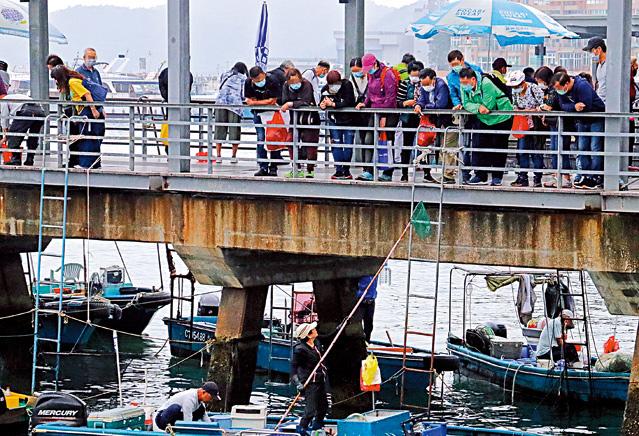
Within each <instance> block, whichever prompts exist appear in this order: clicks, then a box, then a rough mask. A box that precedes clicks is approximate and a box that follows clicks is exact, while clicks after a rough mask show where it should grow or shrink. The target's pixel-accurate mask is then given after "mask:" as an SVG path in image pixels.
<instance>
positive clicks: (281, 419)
mask: <svg viewBox="0 0 639 436" xmlns="http://www.w3.org/2000/svg"><path fill="white" fill-rule="evenodd" d="M412 220H413V217H412V216H411V217H410V219H409V220H408V223H407V224H406V227H404V230H403V231H402V234H401V235H400V236H399V238H398V239H397V241H395V244H393V247H392V248H391V249H390V251H389V252H388V255H387V256H386V258H385V259H384V261H383V262H382V264H381V265H380V267H379V268H378V269H377V272H376V273H375V275H374V276H373V279H372V280H371V281H370V282H369V283H368V286H366V289H365V290H364V292H363V293H362V295H361V297H360V298H359V300H357V303H355V306H354V307H353V309H352V310H351V312H350V313H349V314H348V315H347V316H346V318H344V320H343V321H342V322H341V323H340V325H339V330H338V331H337V334H336V335H335V337H334V338H333V341H332V342H331V343H330V344H329V346H328V347H327V348H326V352H325V353H324V354H323V355H322V357H321V358H320V360H319V362H317V365H315V368H314V369H313V371H312V372H311V373H310V374H309V376H308V378H307V379H306V382H305V383H304V387H303V389H302V390H304V389H305V388H306V386H307V385H308V383H309V382H310V381H311V380H312V379H313V376H314V375H315V373H316V372H317V370H318V369H319V368H320V367H321V366H322V364H323V363H324V361H325V360H326V357H327V356H328V355H329V354H330V352H331V351H332V349H333V347H334V346H335V344H336V343H337V340H338V339H339V337H340V336H341V334H342V333H343V332H344V329H345V328H346V325H347V324H348V322H349V321H350V320H351V318H352V317H353V316H354V315H355V313H356V312H357V310H358V309H359V306H360V305H361V304H362V302H363V301H364V299H365V298H366V295H367V294H368V290H369V289H370V287H371V285H372V284H373V283H374V282H375V280H376V279H377V278H378V277H379V275H380V274H381V272H382V270H383V269H384V265H386V262H388V261H389V260H390V258H391V257H392V255H393V253H394V252H395V250H396V249H397V247H398V246H399V243H400V242H401V241H402V239H404V236H405V235H406V232H408V229H409V228H411V225H412ZM433 352H434V351H433ZM301 395H302V393H301V392H299V393H298V394H297V395H296V396H295V398H294V399H293V401H292V402H291V404H290V405H289V406H288V408H287V409H286V412H285V413H284V415H282V417H281V418H280V420H279V422H278V423H277V425H276V426H275V430H278V429H279V428H280V426H281V425H282V423H283V422H284V420H285V419H286V417H287V416H288V415H289V413H291V410H293V407H294V406H295V404H296V403H297V401H298V400H299V398H300V396H301Z"/></svg>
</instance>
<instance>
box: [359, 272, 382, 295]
mask: <svg viewBox="0 0 639 436" xmlns="http://www.w3.org/2000/svg"><path fill="white" fill-rule="evenodd" d="M372 279H373V276H364V277H362V278H360V279H359V282H358V283H357V299H360V298H361V297H362V295H363V294H364V291H365V290H366V287H367V286H368V284H369V283H370V282H371V280H372ZM376 298H377V279H375V280H374V281H373V283H372V284H371V287H370V288H369V289H368V292H367V293H366V297H364V299H365V300H374V299H376Z"/></svg>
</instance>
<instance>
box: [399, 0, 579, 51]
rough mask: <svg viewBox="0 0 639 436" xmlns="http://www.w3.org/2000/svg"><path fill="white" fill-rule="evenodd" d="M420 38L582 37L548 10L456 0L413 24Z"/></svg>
mask: <svg viewBox="0 0 639 436" xmlns="http://www.w3.org/2000/svg"><path fill="white" fill-rule="evenodd" d="M411 29H412V31H413V32H414V33H415V36H416V37H417V38H421V39H428V38H431V37H433V36H435V35H437V34H438V33H440V32H441V33H448V34H452V35H455V36H464V35H495V38H496V39H497V42H499V44H500V45H502V46H507V45H512V44H542V43H543V42H544V38H579V36H578V35H577V34H576V33H574V32H571V31H569V30H568V29H566V28H565V27H564V26H562V25H561V24H559V23H558V22H557V21H555V20H554V19H552V18H551V17H549V16H548V15H546V14H545V13H543V12H541V11H539V10H537V9H535V8H533V7H530V6H528V5H525V4H523V3H516V2H512V1H508V0H456V1H453V2H451V3H450V4H448V5H446V6H444V7H443V8H442V9H441V10H439V11H436V12H433V13H431V14H429V15H426V16H425V17H423V18H421V19H419V20H418V21H416V22H415V23H413V24H412V25H411Z"/></svg>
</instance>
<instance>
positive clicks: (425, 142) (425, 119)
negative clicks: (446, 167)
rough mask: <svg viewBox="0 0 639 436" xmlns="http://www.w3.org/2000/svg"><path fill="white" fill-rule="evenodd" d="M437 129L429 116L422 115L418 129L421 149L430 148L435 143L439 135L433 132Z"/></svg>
mask: <svg viewBox="0 0 639 436" xmlns="http://www.w3.org/2000/svg"><path fill="white" fill-rule="evenodd" d="M435 127H436V126H435V124H433V122H432V121H431V120H430V117H429V116H428V115H422V118H421V119H420V120H419V127H418V128H417V130H418V133H417V145H418V146H419V147H428V146H429V145H433V144H434V143H435V138H437V133H436V132H434V131H433V130H432V129H434V128H435Z"/></svg>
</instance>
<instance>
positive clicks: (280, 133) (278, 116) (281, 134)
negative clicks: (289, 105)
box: [266, 111, 288, 151]
mask: <svg viewBox="0 0 639 436" xmlns="http://www.w3.org/2000/svg"><path fill="white" fill-rule="evenodd" d="M266 124H275V125H278V124H286V123H285V122H284V117H282V112H280V111H277V112H275V115H273V118H272V119H271V120H270V121H269V122H267V123H266ZM287 138H288V129H287V128H286V127H267V128H266V149H267V150H268V151H277V150H285V149H286V145H284V144H273V143H274V142H286V140H287Z"/></svg>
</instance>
